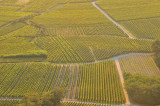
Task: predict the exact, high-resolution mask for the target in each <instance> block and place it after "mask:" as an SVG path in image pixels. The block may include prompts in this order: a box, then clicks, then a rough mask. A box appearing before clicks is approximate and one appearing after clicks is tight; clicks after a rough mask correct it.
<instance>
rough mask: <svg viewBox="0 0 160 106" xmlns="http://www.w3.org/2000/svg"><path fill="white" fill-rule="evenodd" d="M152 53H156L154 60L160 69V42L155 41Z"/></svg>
mask: <svg viewBox="0 0 160 106" xmlns="http://www.w3.org/2000/svg"><path fill="white" fill-rule="evenodd" d="M152 51H153V52H154V60H155V62H156V64H157V66H158V67H160V41H158V40H157V41H155V42H154V43H153V44H152Z"/></svg>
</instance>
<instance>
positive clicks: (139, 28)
mask: <svg viewBox="0 0 160 106" xmlns="http://www.w3.org/2000/svg"><path fill="white" fill-rule="evenodd" d="M120 24H122V25H123V26H124V27H125V28H127V30H129V31H130V32H131V33H133V34H134V36H135V37H136V38H141V39H145V38H147V39H160V18H150V19H139V20H131V21H121V22H120Z"/></svg>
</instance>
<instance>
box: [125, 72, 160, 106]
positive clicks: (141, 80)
mask: <svg viewBox="0 0 160 106" xmlns="http://www.w3.org/2000/svg"><path fill="white" fill-rule="evenodd" d="M124 79H125V85H126V89H127V91H128V94H129V97H130V99H131V100H133V101H134V102H136V103H139V104H147V105H158V104H160V99H159V98H160V77H153V76H143V75H141V74H130V73H124Z"/></svg>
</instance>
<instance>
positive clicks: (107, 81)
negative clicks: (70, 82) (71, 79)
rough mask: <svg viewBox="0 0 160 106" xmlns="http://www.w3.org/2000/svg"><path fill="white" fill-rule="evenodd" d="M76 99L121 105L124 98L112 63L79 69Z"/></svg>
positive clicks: (85, 66)
mask: <svg viewBox="0 0 160 106" xmlns="http://www.w3.org/2000/svg"><path fill="white" fill-rule="evenodd" d="M80 69H81V70H79V74H78V82H77V85H76V90H77V91H76V99H78V100H80V101H91V102H93V101H94V102H98V103H108V104H123V103H125V98H124V94H123V90H122V88H121V83H120V80H119V76H118V72H117V69H116V66H115V64H114V62H113V61H109V62H106V63H98V64H91V65H84V66H82V67H80Z"/></svg>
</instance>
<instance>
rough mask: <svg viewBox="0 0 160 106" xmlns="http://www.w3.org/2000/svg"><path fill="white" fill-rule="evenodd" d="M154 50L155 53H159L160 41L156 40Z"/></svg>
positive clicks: (153, 45)
mask: <svg viewBox="0 0 160 106" xmlns="http://www.w3.org/2000/svg"><path fill="white" fill-rule="evenodd" d="M152 51H153V52H154V53H159V52H160V41H159V40H156V41H155V42H154V43H153V44H152Z"/></svg>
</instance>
